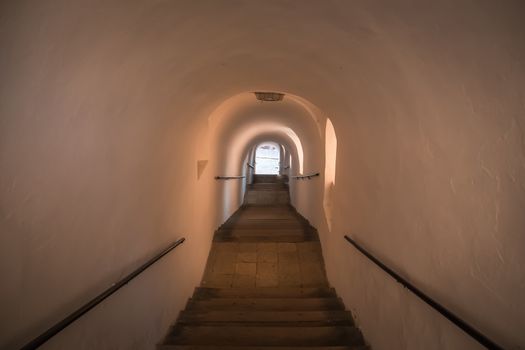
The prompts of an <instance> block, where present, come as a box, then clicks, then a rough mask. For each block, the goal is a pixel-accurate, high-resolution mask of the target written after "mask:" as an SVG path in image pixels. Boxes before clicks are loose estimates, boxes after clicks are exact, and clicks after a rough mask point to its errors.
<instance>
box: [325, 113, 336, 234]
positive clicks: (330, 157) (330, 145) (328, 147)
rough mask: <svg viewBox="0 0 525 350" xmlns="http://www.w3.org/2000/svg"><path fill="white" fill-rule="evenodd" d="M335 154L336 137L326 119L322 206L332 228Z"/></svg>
mask: <svg viewBox="0 0 525 350" xmlns="http://www.w3.org/2000/svg"><path fill="white" fill-rule="evenodd" d="M336 156H337V137H336V135H335V130H334V126H333V125H332V122H331V121H330V119H328V118H327V119H326V129H325V165H324V199H323V207H324V212H325V217H326V222H327V224H328V229H329V230H332V197H333V191H334V187H335V167H336Z"/></svg>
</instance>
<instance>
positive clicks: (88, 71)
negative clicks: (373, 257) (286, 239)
mask: <svg viewBox="0 0 525 350" xmlns="http://www.w3.org/2000/svg"><path fill="white" fill-rule="evenodd" d="M0 6H1V7H0V14H1V15H0V28H1V30H0V48H1V50H0V52H1V54H0V76H1V77H2V79H1V81H0V169H1V172H0V191H1V193H0V214H1V216H0V229H1V238H0V239H1V242H0V247H1V248H0V259H2V260H1V265H0V266H1V269H2V270H1V271H0V273H1V279H2V286H3V288H2V289H1V292H0V293H2V294H1V295H0V303H1V309H2V314H3V321H2V324H1V326H0V329H1V330H2V332H1V335H0V344H1V346H2V347H4V348H13V347H16V346H17V345H19V344H21V343H22V342H23V341H25V340H27V339H28V338H29V337H30V336H32V335H35V334H36V333H37V332H38V331H39V330H41V329H43V328H45V327H46V326H47V325H49V324H50V323H52V322H53V321H54V320H56V319H58V318H60V317H61V316H62V315H63V314H64V313H67V312H68V311H69V310H70V309H71V308H72V307H74V306H76V305H78V304H79V303H80V302H82V301H84V300H85V299H86V298H88V297H91V296H92V295H93V293H95V292H97V291H99V290H100V289H103V288H105V287H106V286H107V284H108V283H109V282H111V281H113V280H114V279H115V278H118V277H119V276H121V275H122V274H123V273H124V272H126V271H129V270H131V269H132V268H133V267H134V266H135V265H136V264H137V263H138V262H141V261H142V260H143V259H144V258H146V257H148V256H149V255H150V254H151V253H153V252H155V251H157V250H158V249H160V248H161V247H162V246H164V245H165V244H167V243H168V242H170V241H171V240H173V239H176V238H178V237H180V236H181V235H184V236H186V237H187V238H188V241H187V243H185V244H184V246H182V247H180V248H178V250H177V251H176V252H174V253H172V254H173V255H171V256H170V257H169V258H168V259H167V260H164V261H163V262H162V263H161V265H159V266H158V267H156V268H155V269H156V270H152V271H150V272H148V273H149V274H147V275H144V277H143V279H139V280H137V281H136V282H134V283H135V284H130V285H128V286H127V287H125V288H126V289H125V290H123V291H122V294H121V295H118V296H114V297H113V298H112V299H111V300H108V301H107V303H105V304H104V306H103V307H101V308H99V309H97V310H96V311H94V313H92V314H90V315H89V316H88V318H86V319H84V320H82V321H81V323H78V324H76V325H75V326H73V328H70V329H69V330H68V331H67V333H64V334H62V335H61V336H60V337H59V338H57V343H56V344H57V345H55V346H54V347H55V348H72V347H74V348H86V349H87V348H93V347H97V348H100V349H115V348H122V349H129V348H137V349H142V348H148V347H149V348H153V344H154V343H155V342H157V341H158V340H160V337H161V335H162V333H163V332H164V331H165V330H166V328H167V325H168V323H169V322H170V320H174V319H175V315H176V313H177V311H178V309H180V308H182V307H183V302H184V300H185V299H186V298H187V297H188V296H189V294H190V291H191V288H192V287H193V286H194V285H195V284H196V283H197V282H198V280H199V278H200V273H201V272H202V267H203V264H204V261H205V258H206V255H207V252H208V248H209V242H210V239H211V234H212V232H213V229H214V228H215V226H216V219H215V211H214V209H213V208H216V204H217V202H214V201H209V200H207V199H209V197H207V194H210V193H214V188H215V186H216V184H215V182H214V180H213V178H212V177H213V176H215V175H216V174H214V173H213V171H211V170H212V169H215V168H214V167H212V163H213V161H214V159H212V158H213V152H211V151H210V149H209V147H208V146H209V144H210V141H209V140H208V137H209V136H210V135H213V134H214V132H213V130H210V128H211V129H213V128H214V127H216V125H214V124H213V123H210V122H209V120H208V117H209V116H210V115H211V114H212V113H213V111H214V110H215V109H216V108H217V107H218V106H220V105H221V103H222V102H223V101H225V100H227V99H228V98H230V97H231V96H235V95H237V94H239V93H241V92H247V91H260V90H263V91H264V90H269V91H284V92H286V93H288V94H293V95H294V96H301V97H302V98H303V99H304V100H303V101H309V102H310V103H311V104H310V103H308V102H304V103H305V105H306V106H307V107H310V108H312V105H316V106H318V108H319V110H322V111H323V112H324V113H326V115H328V116H329V117H330V119H331V120H332V122H333V124H334V127H335V130H336V133H337V136H338V159H337V173H336V187H335V191H334V214H333V215H334V216H333V220H334V226H333V229H332V231H331V232H328V230H327V228H326V225H325V224H323V220H324V219H323V218H324V216H323V215H322V196H321V194H322V183H323V179H322V178H321V179H319V180H312V181H318V184H319V186H318V188H320V189H321V190H319V193H318V194H317V195H313V194H312V195H308V196H306V195H305V193H306V192H304V191H302V190H301V187H298V188H297V191H296V192H297V194H299V193H301V195H303V196H304V198H303V199H299V200H297V202H296V203H297V206H298V207H301V203H303V202H304V203H306V201H308V202H310V203H317V204H316V205H317V206H318V209H311V210H310V211H309V212H308V211H306V210H303V212H304V213H305V215H306V216H307V217H308V218H309V219H310V220H311V221H312V222H313V223H314V224H315V225H316V226H317V227H318V228H319V231H320V234H321V239H322V243H323V250H324V255H325V259H326V265H327V269H328V273H329V279H330V282H331V283H332V284H333V285H334V286H335V287H336V288H337V291H338V293H339V294H340V295H341V296H342V297H343V299H344V301H345V303H346V304H347V305H348V306H349V307H350V308H351V309H352V310H353V311H354V313H355V315H356V316H357V319H358V324H359V326H360V327H361V329H362V330H363V332H364V335H365V337H366V339H367V340H368V341H369V342H370V343H371V345H372V346H373V348H374V349H392V348H397V349H405V348H406V349H420V348H425V349H442V348H449V349H467V348H476V347H477V346H476V345H475V344H473V343H471V342H470V341H469V340H468V338H467V337H465V336H463V335H462V334H461V333H459V332H458V331H457V330H455V329H454V328H453V327H451V326H450V325H449V323H448V322H447V321H445V320H443V319H442V318H440V317H439V316H437V315H436V314H435V312H433V311H430V310H428V308H427V307H426V306H425V305H422V304H421V303H419V302H418V301H417V300H415V299H414V297H413V296H411V295H409V294H407V293H406V291H404V290H403V289H401V288H400V287H399V286H397V285H396V284H395V283H394V282H392V281H391V280H389V279H388V278H386V277H385V276H384V274H383V273H381V272H378V271H377V270H376V269H375V268H374V267H373V266H371V264H370V263H369V262H367V261H364V260H363V259H362V258H361V257H360V256H359V255H357V254H356V252H355V251H353V250H352V248H351V247H350V246H349V245H347V244H344V242H343V240H342V235H343V234H345V233H350V234H351V235H352V236H353V237H354V238H356V239H357V240H358V241H359V242H361V243H362V244H363V245H365V246H366V247H368V248H369V249H370V250H371V251H372V252H374V253H375V254H377V255H378V256H379V257H380V258H382V259H384V260H385V261H386V262H388V263H390V264H391V265H392V267H394V268H396V269H397V270H398V271H399V272H401V273H403V274H404V275H406V276H409V277H410V280H411V281H412V282H414V283H415V284H416V285H418V286H420V287H421V288H422V289H424V290H425V291H427V292H428V293H429V294H430V295H432V296H433V297H435V298H436V299H438V300H440V301H441V302H442V303H443V304H444V305H446V306H448V307H450V308H451V309H452V310H454V311H455V312H456V313H458V314H459V315H460V316H461V317H463V318H464V319H465V320H467V321H469V322H471V323H472V324H473V325H474V326H476V327H478V328H479V329H480V330H482V331H483V332H485V333H486V334H487V335H489V336H491V337H493V338H494V339H495V340H497V341H499V342H500V343H501V344H502V345H503V346H505V347H506V348H510V349H518V348H520V347H524V346H525V338H524V335H523V332H522V330H521V325H523V324H525V306H524V302H523V298H522V295H523V294H525V285H524V283H523V276H524V272H523V266H525V261H524V260H525V258H524V255H523V247H524V246H525V236H524V232H525V230H524V229H523V228H524V227H525V223H524V221H523V215H522V211H523V208H524V207H525V193H524V190H525V187H524V183H525V174H524V171H525V167H524V164H525V147H524V145H523V136H524V135H523V124H524V123H525V120H524V109H525V108H524V105H525V103H524V83H523V82H524V81H525V74H524V70H525V68H524V65H523V62H524V59H525V38H524V32H525V31H524V25H523V20H522V14H523V13H524V8H523V3H522V2H521V1H517V0H516V1H513V0H509V1H505V2H491V1H470V0H461V1H440V2H430V1H421V2H417V3H415V2H413V1H408V0H399V1H395V2H390V1H352V2H348V1H335V0H334V1H329V0H326V1H322V2H318V1H275V2H267V3H265V4H264V6H261V4H260V3H258V2H253V1H233V0H232V1H220V2H218V1H199V2H191V3H190V2H187V1H173V2H167V1H141V0H126V1H124V0H112V1H107V0H106V1H89V2H88V1H78V2H68V1H65V0H64V1H59V0H55V1H46V2H34V1H24V0H17V1H14V0H13V1H4V2H2V3H1V4H0ZM314 114H315V113H314ZM321 119H322V118H321ZM321 121H323V120H317V121H316V122H317V123H318V124H319V122H321ZM320 125H324V123H323V124H320ZM321 129H322V128H321ZM320 135H322V133H321V134H320ZM321 145H322V142H321ZM321 148H322V147H321ZM319 152H320V154H323V150H322V149H321V150H319ZM320 159H322V158H320ZM198 160H201V161H202V160H208V161H209V164H208V165H207V167H206V169H205V170H204V173H203V174H202V176H201V177H200V179H197V161H198ZM323 168H324V167H320V169H323ZM308 170H309V169H308ZM306 171H307V169H305V172H306ZM315 171H317V169H315ZM312 181H310V184H308V182H304V183H303V184H300V185H298V186H309V185H311V184H313V182H312ZM214 198H216V200H217V201H218V200H222V198H221V197H220V196H217V197H214ZM312 208H313V207H312ZM190 261H191V263H189V262H190ZM162 264H163V265H162ZM181 265H182V266H183V267H184V268H183V269H181V268H180V266H181ZM168 271H172V274H171V275H168ZM66 282H67V283H66ZM4 286H7V287H4ZM152 286H159V287H158V288H154V287H152ZM161 286H162V287H161ZM149 287H152V288H149ZM153 299H154V300H155V301H154V302H151V300H153ZM132 306H134V307H132ZM121 310H125V311H127V312H128V314H125V315H122V313H121V312H118V313H116V312H115V311H121ZM110 315H114V316H110ZM146 315H147V316H146ZM112 317H121V318H120V319H118V321H119V322H113V321H112V320H111V318H112ZM139 329H140V330H142V332H141V331H138V330H139ZM87 335H89V337H88V336H87ZM87 339H96V344H93V343H89V340H87ZM84 340H85V341H84ZM58 344H60V345H58ZM50 346H51V347H53V345H52V344H50Z"/></svg>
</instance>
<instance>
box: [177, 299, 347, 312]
mask: <svg viewBox="0 0 525 350" xmlns="http://www.w3.org/2000/svg"><path fill="white" fill-rule="evenodd" d="M186 310H195V311H196V310H229V311H257V310H260V311H320V310H321V311H322V310H326V311H327V310H344V305H343V303H342V301H341V300H340V299H339V298H210V299H198V298H197V299H194V298H192V299H190V300H189V301H188V304H187V307H186Z"/></svg>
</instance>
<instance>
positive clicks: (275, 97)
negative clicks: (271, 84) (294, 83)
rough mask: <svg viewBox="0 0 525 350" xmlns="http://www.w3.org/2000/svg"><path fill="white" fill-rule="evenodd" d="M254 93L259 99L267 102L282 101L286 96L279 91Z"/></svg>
mask: <svg viewBox="0 0 525 350" xmlns="http://www.w3.org/2000/svg"><path fill="white" fill-rule="evenodd" d="M254 94H255V97H257V99H258V100H259V101H266V102H277V101H282V100H283V97H284V94H281V93H279V92H254Z"/></svg>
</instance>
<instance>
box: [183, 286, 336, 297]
mask: <svg viewBox="0 0 525 350" xmlns="http://www.w3.org/2000/svg"><path fill="white" fill-rule="evenodd" d="M329 297H336V294H335V291H334V289H333V288H328V287H327V288H312V287H310V288H296V287H277V288H274V287H268V288H206V287H197V288H195V291H194V293H193V298H201V299H202V298H281V299H282V298H329Z"/></svg>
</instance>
